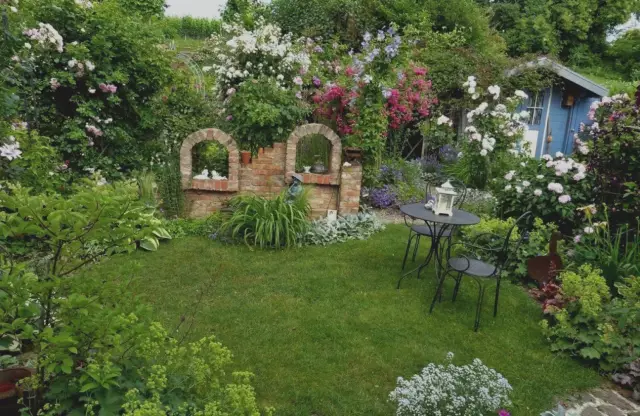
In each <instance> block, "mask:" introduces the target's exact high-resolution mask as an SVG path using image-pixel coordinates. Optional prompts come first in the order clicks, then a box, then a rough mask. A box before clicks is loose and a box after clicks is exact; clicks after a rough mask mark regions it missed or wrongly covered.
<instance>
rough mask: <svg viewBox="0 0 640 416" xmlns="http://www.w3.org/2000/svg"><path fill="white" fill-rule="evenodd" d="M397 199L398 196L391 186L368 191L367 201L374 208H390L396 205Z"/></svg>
mask: <svg viewBox="0 0 640 416" xmlns="http://www.w3.org/2000/svg"><path fill="white" fill-rule="evenodd" d="M397 198H398V195H397V194H396V191H395V190H394V189H393V187H392V186H391V185H384V186H383V187H382V188H376V189H371V190H370V191H369V200H370V201H371V205H372V206H373V207H375V208H390V207H392V206H394V205H395V204H396V202H397Z"/></svg>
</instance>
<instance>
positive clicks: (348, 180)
mask: <svg viewBox="0 0 640 416" xmlns="http://www.w3.org/2000/svg"><path fill="white" fill-rule="evenodd" d="M309 134H322V135H324V136H325V137H327V139H328V140H329V141H330V142H331V144H332V153H331V162H330V166H329V172H328V173H327V174H326V175H318V174H302V176H303V178H304V189H305V190H307V191H309V202H310V204H311V208H312V216H313V217H314V218H316V217H323V216H326V215H327V210H329V209H332V210H338V213H339V214H340V215H347V214H354V213H357V212H358V209H359V206H360V187H361V182H362V167H361V166H360V165H359V164H355V163H354V164H353V165H351V166H348V164H347V166H343V165H342V163H341V161H342V157H341V154H342V146H341V143H340V139H339V138H338V136H337V135H336V134H335V133H334V132H333V131H332V130H331V129H329V128H328V127H326V126H324V125H321V124H307V125H304V126H300V127H298V128H297V129H296V130H294V132H293V133H292V134H291V136H290V138H289V140H288V141H287V143H274V144H273V147H267V148H264V149H260V151H259V152H258V154H257V155H255V156H254V157H253V158H252V160H251V162H250V163H249V164H247V165H242V164H240V154H239V152H238V147H237V145H236V143H235V141H234V140H233V138H231V136H229V135H228V134H226V133H224V132H222V131H220V130H217V129H206V130H200V131H198V132H196V133H193V134H192V135H190V136H189V137H188V138H187V139H186V140H185V141H184V142H183V144H182V148H181V150H180V172H181V174H182V186H183V189H184V190H185V197H186V207H187V214H188V215H189V216H190V217H205V216H207V215H209V214H211V213H212V212H214V211H218V210H220V209H221V208H223V207H224V206H225V204H226V203H227V201H228V200H229V199H230V198H232V197H234V196H236V195H247V194H256V195H260V196H265V197H273V196H274V195H277V194H279V193H280V192H281V191H283V190H284V189H287V188H288V187H289V183H291V180H292V179H291V175H292V174H293V173H294V170H295V158H296V146H297V143H298V140H299V139H300V138H302V137H304V136H307V135H309ZM203 140H215V141H217V142H219V143H221V144H222V145H223V146H225V147H227V149H228V150H229V178H228V179H227V180H213V179H207V180H194V179H192V177H193V173H192V172H191V170H192V163H191V158H192V154H191V151H192V148H193V146H195V145H196V144H197V143H199V142H201V141H203Z"/></svg>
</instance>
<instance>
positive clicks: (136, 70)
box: [5, 0, 175, 178]
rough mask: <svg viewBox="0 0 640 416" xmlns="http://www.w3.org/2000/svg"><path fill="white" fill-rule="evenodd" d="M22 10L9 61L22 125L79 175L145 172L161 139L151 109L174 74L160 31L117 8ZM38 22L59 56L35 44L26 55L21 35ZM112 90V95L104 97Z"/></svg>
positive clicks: (110, 3)
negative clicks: (58, 42) (52, 33)
mask: <svg viewBox="0 0 640 416" xmlns="http://www.w3.org/2000/svg"><path fill="white" fill-rule="evenodd" d="M155 2H156V3H158V2H157V1H155ZM143 3H146V2H143ZM143 3H140V5H141V6H142V5H143ZM20 7H21V9H20V13H19V15H20V16H21V17H22V21H21V22H19V23H16V24H15V25H12V26H11V27H10V29H11V30H12V31H13V32H14V35H15V36H16V37H17V38H18V39H20V40H21V42H20V43H16V45H15V46H14V47H13V50H12V51H11V53H12V54H14V55H16V56H17V58H18V61H8V60H7V61H5V62H8V63H9V65H7V66H8V68H7V71H8V72H9V73H10V74H11V77H10V82H11V84H10V85H12V86H14V87H16V92H17V93H18V95H19V98H20V100H21V102H22V103H23V104H22V106H21V108H22V109H21V111H20V113H19V114H18V117H19V118H20V119H21V120H25V121H27V122H29V125H30V127H31V128H32V129H35V130H38V131H39V133H40V134H41V135H42V136H46V137H49V138H50V139H51V143H52V145H53V146H54V147H55V148H56V149H57V150H58V152H59V153H60V154H61V157H62V160H69V166H70V168H72V169H73V170H74V171H76V172H82V171H83V170H84V169H85V168H92V169H97V170H101V171H102V172H103V174H104V175H106V177H107V178H114V177H121V176H122V173H123V172H127V171H131V170H135V169H140V168H142V167H143V166H144V164H145V163H146V162H147V161H148V160H149V159H150V157H151V155H152V154H153V153H152V152H153V151H154V150H155V149H154V146H153V145H150V143H152V142H154V141H155V140H156V139H157V136H156V135H155V133H154V131H155V128H154V125H155V123H157V122H158V119H157V118H155V115H154V114H153V112H151V111H150V110H151V107H150V106H149V105H148V103H149V101H150V100H151V99H152V98H153V97H154V96H156V94H158V93H159V92H160V91H161V90H162V89H163V88H164V87H165V86H166V85H168V84H169V83H170V82H171V81H172V80H173V78H174V74H175V72H174V71H173V70H172V69H171V66H170V55H169V54H167V53H165V52H163V51H162V50H160V49H159V47H158V45H159V44H160V43H161V36H160V33H159V32H157V31H156V28H155V25H153V24H150V23H146V24H145V23H143V21H142V20H141V17H140V16H139V14H138V13H132V12H131V11H130V10H126V9H125V8H123V7H122V6H121V5H120V3H118V1H117V0H105V1H103V2H100V3H95V4H94V5H93V7H92V8H87V7H85V6H84V5H83V4H78V3H77V2H75V1H73V0H52V1H47V2H41V1H37V0H25V1H24V2H21V3H20ZM38 22H47V23H48V24H51V25H52V26H53V27H54V28H55V29H57V31H58V32H59V33H60V35H61V37H62V39H63V42H64V49H62V52H59V51H57V50H54V49H52V48H51V47H49V46H43V45H38V44H36V43H35V42H33V41H31V42H29V44H30V45H31V44H33V45H32V49H27V48H24V47H22V45H23V44H24V43H25V41H26V40H27V39H26V38H25V37H24V36H23V35H22V34H21V32H22V31H23V30H24V29H25V28H32V27H37V26H38V25H37V23H38ZM29 54H33V57H34V60H33V61H32V60H30V59H29V58H28V55H29ZM94 67H95V68H94ZM56 82H57V84H56ZM58 84H59V86H58ZM100 85H103V88H102V89H101V88H100ZM108 85H111V86H112V89H113V88H115V90H113V92H105V91H106V90H103V89H104V88H105V87H106V86H108ZM89 126H92V127H93V129H90V128H89Z"/></svg>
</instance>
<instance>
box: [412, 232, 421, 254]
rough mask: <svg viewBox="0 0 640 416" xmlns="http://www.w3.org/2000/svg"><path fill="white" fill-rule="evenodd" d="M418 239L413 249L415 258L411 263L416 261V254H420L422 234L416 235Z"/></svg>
mask: <svg viewBox="0 0 640 416" xmlns="http://www.w3.org/2000/svg"><path fill="white" fill-rule="evenodd" d="M416 235H417V236H418V237H417V238H416V245H415V247H414V248H413V257H412V258H411V261H416V254H418V248H419V247H420V234H416Z"/></svg>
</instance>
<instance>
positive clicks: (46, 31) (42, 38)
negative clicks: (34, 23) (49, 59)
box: [23, 23, 64, 53]
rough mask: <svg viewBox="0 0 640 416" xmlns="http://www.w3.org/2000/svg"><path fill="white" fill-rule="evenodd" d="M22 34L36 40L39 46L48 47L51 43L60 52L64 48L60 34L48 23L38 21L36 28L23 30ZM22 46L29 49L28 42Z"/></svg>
mask: <svg viewBox="0 0 640 416" xmlns="http://www.w3.org/2000/svg"><path fill="white" fill-rule="evenodd" d="M23 34H24V35H25V36H26V37H28V38H29V39H31V40H35V41H37V42H38V44H39V45H41V46H44V47H48V46H50V45H52V46H53V47H54V48H55V50H57V51H58V52H60V53H62V51H63V50H64V41H63V39H62V36H60V33H58V31H57V30H56V29H55V28H54V27H53V26H51V25H50V24H48V23H38V28H33V29H28V30H25V31H24V32H23ZM27 45H28V46H27ZM24 46H25V47H26V48H27V49H31V44H29V43H25V45H24Z"/></svg>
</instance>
